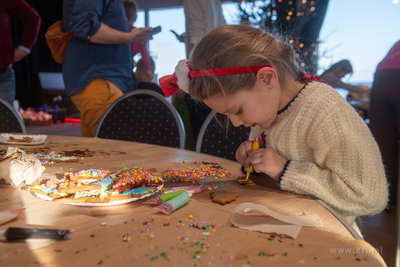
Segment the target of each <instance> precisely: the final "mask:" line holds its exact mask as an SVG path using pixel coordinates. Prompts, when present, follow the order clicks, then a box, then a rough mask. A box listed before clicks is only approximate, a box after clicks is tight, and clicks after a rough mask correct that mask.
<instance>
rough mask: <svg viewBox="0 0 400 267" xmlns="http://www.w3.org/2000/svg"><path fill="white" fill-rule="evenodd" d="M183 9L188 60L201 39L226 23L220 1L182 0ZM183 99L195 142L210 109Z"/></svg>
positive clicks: (190, 99)
mask: <svg viewBox="0 0 400 267" xmlns="http://www.w3.org/2000/svg"><path fill="white" fill-rule="evenodd" d="M183 9H184V12H185V19H186V24H185V25H186V32H185V44H186V57H187V58H190V56H191V52H192V50H193V48H194V47H195V46H196V44H197V43H198V42H199V41H200V40H201V38H203V37H204V36H205V35H206V34H207V33H209V32H210V31H211V30H213V29H215V28H217V27H218V26H221V25H224V24H226V21H225V18H224V15H223V12H222V3H221V1H220V0H184V1H183ZM180 95H182V94H180ZM184 98H185V103H186V106H187V108H188V111H189V116H190V125H191V130H192V134H193V137H194V139H195V141H196V140H197V137H198V135H199V132H200V129H201V126H202V125H203V123H204V121H205V120H206V118H207V116H208V114H209V113H210V112H211V109H210V108H209V107H207V106H206V105H205V104H204V103H202V102H201V101H198V100H194V99H193V98H192V97H191V96H190V95H189V94H184Z"/></svg>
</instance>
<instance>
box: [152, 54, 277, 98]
mask: <svg viewBox="0 0 400 267" xmlns="http://www.w3.org/2000/svg"><path fill="white" fill-rule="evenodd" d="M264 67H271V66H270V65H261V66H248V67H233V68H220V69H210V70H202V71H199V70H197V71H192V68H191V66H190V61H189V60H180V61H179V62H178V65H177V66H176V68H175V72H174V74H172V75H167V76H163V77H161V78H160V79H159V82H160V86H161V89H162V90H163V92H164V94H165V96H166V97H169V96H170V95H172V94H173V93H175V92H176V91H178V89H182V90H183V91H185V92H186V93H189V83H190V79H191V78H195V77H204V76H219V75H230V74H242V73H254V72H258V71H259V70H260V69H262V68H264Z"/></svg>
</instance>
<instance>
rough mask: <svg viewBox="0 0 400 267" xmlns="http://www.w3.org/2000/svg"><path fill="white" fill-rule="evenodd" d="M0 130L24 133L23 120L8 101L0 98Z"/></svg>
mask: <svg viewBox="0 0 400 267" xmlns="http://www.w3.org/2000/svg"><path fill="white" fill-rule="evenodd" d="M0 132H2V133H26V128H25V124H24V120H23V119H22V117H21V115H20V114H19V112H17V111H16V110H15V109H14V108H13V107H12V106H11V105H10V104H9V103H7V102H6V101H4V100H3V99H1V98H0Z"/></svg>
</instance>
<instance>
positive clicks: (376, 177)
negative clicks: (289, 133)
mask: <svg viewBox="0 0 400 267" xmlns="http://www.w3.org/2000/svg"><path fill="white" fill-rule="evenodd" d="M313 115H314V116H315V119H314V120H312V122H310V123H311V124H310V125H308V126H307V125H305V127H309V131H308V135H307V139H306V140H307V141H306V142H307V143H308V146H310V148H311V151H312V153H313V158H314V159H315V161H311V160H310V161H307V160H306V161H296V160H293V159H291V160H290V163H289V164H288V166H287V167H286V170H285V172H284V174H283V175H282V177H281V179H280V181H279V186H280V187H281V189H283V190H287V191H291V192H294V193H298V194H305V195H312V196H315V197H317V198H319V199H321V200H323V201H324V202H325V203H327V204H328V205H330V206H331V207H333V208H335V209H336V210H337V211H338V212H340V213H341V214H343V215H345V216H359V215H373V214H377V213H379V212H381V211H382V210H383V209H384V208H385V206H386V204H387V201H388V188H387V181H386V177H385V173H384V169H383V165H382V159H381V156H380V152H379V149H378V146H377V144H376V142H375V140H374V139H373V137H372V135H371V133H370V131H369V129H368V127H367V126H366V125H365V123H364V122H363V121H362V120H361V119H360V118H359V117H358V115H357V113H356V112H354V110H352V108H351V107H350V106H349V105H347V104H343V103H340V102H339V103H334V104H332V105H331V106H328V107H327V106H325V107H324V112H321V111H318V112H317V111H316V112H315V113H314V114H311V115H310V116H313ZM310 121H311V120H310Z"/></svg>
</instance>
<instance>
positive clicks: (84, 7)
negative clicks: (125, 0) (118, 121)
mask: <svg viewBox="0 0 400 267" xmlns="http://www.w3.org/2000/svg"><path fill="white" fill-rule="evenodd" d="M63 20H64V31H72V33H73V35H74V37H73V38H72V39H71V41H70V42H69V43H68V46H67V52H66V56H65V61H64V63H63V77H64V83H65V90H66V94H67V96H69V97H70V98H71V100H72V101H73V102H74V104H75V105H76V107H77V108H78V110H79V112H80V117H81V131H82V136H84V137H93V135H94V131H95V129H96V125H97V122H98V120H99V119H100V117H101V115H102V114H103V113H104V111H105V110H106V109H107V107H108V106H109V105H110V104H111V103H112V102H114V101H115V100H116V99H117V98H118V97H120V96H122V95H123V93H125V92H128V91H131V90H133V89H136V82H135V80H134V79H135V78H134V75H133V70H132V68H133V61H132V60H133V59H132V51H131V44H132V43H145V42H148V41H149V39H151V37H152V32H151V28H150V27H145V28H135V29H133V30H132V31H129V26H128V21H127V19H126V16H125V11H124V7H123V4H122V0H98V1H93V0H79V1H78V0H64V1H63Z"/></svg>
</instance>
